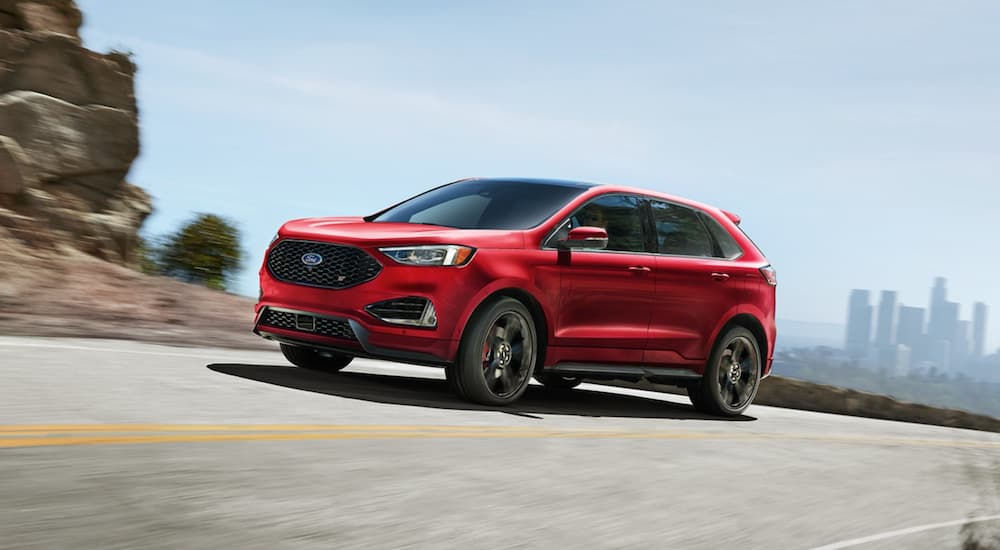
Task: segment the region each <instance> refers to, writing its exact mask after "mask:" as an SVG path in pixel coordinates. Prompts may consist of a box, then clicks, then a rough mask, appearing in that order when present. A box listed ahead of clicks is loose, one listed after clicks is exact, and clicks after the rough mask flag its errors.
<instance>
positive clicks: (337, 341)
mask: <svg viewBox="0 0 1000 550" xmlns="http://www.w3.org/2000/svg"><path fill="white" fill-rule="evenodd" d="M274 311H279V312H282V313H287V314H290V315H294V316H295V317H296V321H297V325H296V326H295V328H287V327H278V326H274V325H272V324H269V323H267V322H266V319H267V316H268V313H270V312H274ZM305 319H310V320H311V322H306V321H304V320H305ZM262 320H263V321H265V322H262ZM300 320H302V321H303V322H298V321H300ZM318 320H327V321H333V322H337V323H345V324H346V325H347V326H348V327H349V331H350V336H330V335H326V334H321V333H318V332H317V330H316V328H315V327H316V326H317V321H318ZM310 326H311V327H313V328H311V329H310V328H309V327H310ZM253 332H254V334H256V335H258V336H261V337H263V338H266V339H268V340H273V341H275V342H279V343H282V344H289V345H293V346H295V345H297V346H308V347H312V348H317V349H325V350H328V351H335V352H338V353H345V354H348V355H353V356H358V357H370V358H373V359H392V360H396V361H405V362H407V363H416V364H421V365H433V366H446V365H447V364H448V361H447V360H446V359H445V358H444V357H442V356H441V355H436V354H435V353H433V349H432V352H430V353H429V352H427V351H414V350H412V349H405V348H404V349H393V348H386V347H382V346H379V345H377V344H375V343H372V340H371V332H370V331H369V330H368V329H367V328H365V327H364V325H362V324H361V323H359V322H358V321H355V320H353V319H341V318H338V317H331V316H329V315H322V314H316V313H315V312H311V311H301V310H292V309H286V308H273V307H270V306H264V307H262V308H260V310H259V312H258V314H257V321H256V322H255V323H254V329H253ZM427 343H428V342H412V341H411V342H409V344H411V345H412V344H418V345H420V347H430V348H433V347H434V346H426V344H427Z"/></svg>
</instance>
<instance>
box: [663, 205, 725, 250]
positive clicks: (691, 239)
mask: <svg viewBox="0 0 1000 550" xmlns="http://www.w3.org/2000/svg"><path fill="white" fill-rule="evenodd" d="M650 206H651V207H652V209H653V225H654V226H655V227H656V243H657V248H658V250H659V252H660V253H661V254H674V255H677V256H702V257H707V258H711V257H714V256H715V247H714V246H713V245H712V238H711V237H710V236H709V234H708V230H707V229H705V224H703V223H702V222H701V220H700V219H699V217H698V213H697V212H695V211H694V210H692V209H690V208H688V207H686V206H680V205H677V204H670V203H666V202H660V201H651V202H650Z"/></svg>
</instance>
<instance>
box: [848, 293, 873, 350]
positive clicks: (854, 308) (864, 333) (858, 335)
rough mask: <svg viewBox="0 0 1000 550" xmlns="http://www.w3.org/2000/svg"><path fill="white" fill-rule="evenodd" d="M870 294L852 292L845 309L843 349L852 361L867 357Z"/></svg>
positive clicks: (870, 317)
mask: <svg viewBox="0 0 1000 550" xmlns="http://www.w3.org/2000/svg"><path fill="white" fill-rule="evenodd" d="M870 297H871V294H870V293H869V291H867V290H857V289H855V290H852V291H851V298H850V300H849V302H848V307H847V342H846V345H845V346H844V349H845V350H846V351H847V354H848V355H849V356H850V357H852V358H854V359H861V358H863V357H865V356H867V355H868V345H869V343H870V342H871V334H872V306H871V305H870V303H869V299H870Z"/></svg>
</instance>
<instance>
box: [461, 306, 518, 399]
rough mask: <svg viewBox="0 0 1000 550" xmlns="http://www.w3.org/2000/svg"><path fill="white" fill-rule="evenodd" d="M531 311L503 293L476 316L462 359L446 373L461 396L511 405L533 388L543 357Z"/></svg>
mask: <svg viewBox="0 0 1000 550" xmlns="http://www.w3.org/2000/svg"><path fill="white" fill-rule="evenodd" d="M537 346H538V338H537V336H536V333H535V323H534V321H532V318H531V313H530V312H528V309H527V308H526V307H524V304H522V303H521V302H519V301H517V300H515V299H513V298H501V299H499V300H497V301H495V302H492V303H490V304H488V305H486V306H484V307H482V308H480V309H479V311H477V312H476V313H475V314H474V315H473V316H472V319H470V321H469V324H468V326H466V328H465V333H464V334H463V335H462V343H461V346H460V348H459V353H458V360H457V361H456V362H455V364H454V365H452V366H451V367H450V368H449V369H448V370H447V371H446V372H447V376H448V378H449V385H451V387H452V389H453V390H454V391H455V393H457V394H458V395H459V396H461V397H463V398H465V399H468V400H470V401H475V402H477V403H482V404H484V405H493V406H496V405H509V404H511V403H513V402H515V401H517V400H518V399H519V398H520V397H521V395H523V394H524V392H525V390H526V389H527V388H528V382H530V381H531V374H532V372H534V369H535V360H536V358H537V357H538V347H537Z"/></svg>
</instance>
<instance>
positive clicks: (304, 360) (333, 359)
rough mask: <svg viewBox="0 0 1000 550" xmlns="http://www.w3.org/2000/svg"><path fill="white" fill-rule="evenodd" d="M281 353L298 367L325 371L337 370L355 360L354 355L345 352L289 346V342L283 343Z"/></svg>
mask: <svg viewBox="0 0 1000 550" xmlns="http://www.w3.org/2000/svg"><path fill="white" fill-rule="evenodd" d="M281 353H282V354H284V356H285V359H288V361H289V362H290V363H291V364H293V365H295V366H296V367H301V368H303V369H309V370H318V371H324V372H337V371H339V370H341V369H343V368H344V367H346V366H347V365H350V364H351V361H352V360H354V357H352V356H350V355H344V354H343V353H336V352H332V351H324V350H318V349H314V348H306V347H299V346H289V345H288V344H281Z"/></svg>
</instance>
